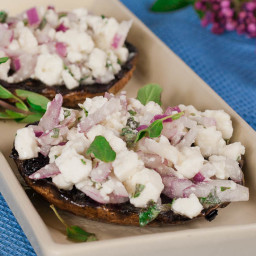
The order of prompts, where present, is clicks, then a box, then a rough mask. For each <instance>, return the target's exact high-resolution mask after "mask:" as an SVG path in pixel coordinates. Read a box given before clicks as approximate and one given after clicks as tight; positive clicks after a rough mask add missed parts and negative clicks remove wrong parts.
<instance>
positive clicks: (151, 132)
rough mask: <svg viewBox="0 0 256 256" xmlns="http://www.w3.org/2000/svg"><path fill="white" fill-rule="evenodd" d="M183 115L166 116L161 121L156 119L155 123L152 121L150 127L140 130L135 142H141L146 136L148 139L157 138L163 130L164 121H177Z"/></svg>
mask: <svg viewBox="0 0 256 256" xmlns="http://www.w3.org/2000/svg"><path fill="white" fill-rule="evenodd" d="M183 114H184V112H180V113H177V114H174V115H171V116H166V117H163V118H161V119H158V120H156V121H154V122H153V123H152V124H150V126H148V127H147V128H145V129H143V130H140V131H139V132H138V133H137V137H136V139H135V142H138V141H139V140H141V139H142V138H143V137H146V136H148V137H149V138H157V137H159V136H160V134H161V132H162V130H163V121H164V120H166V119H172V120H177V119H179V118H180V117H181V116H182V115H183Z"/></svg>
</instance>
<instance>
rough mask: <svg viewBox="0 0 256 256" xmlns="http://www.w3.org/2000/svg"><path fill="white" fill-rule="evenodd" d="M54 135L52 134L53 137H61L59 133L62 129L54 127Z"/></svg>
mask: <svg viewBox="0 0 256 256" xmlns="http://www.w3.org/2000/svg"><path fill="white" fill-rule="evenodd" d="M52 132H53V135H52V136H51V137H52V138H55V139H56V138H59V133H60V129H59V128H53V129H52Z"/></svg>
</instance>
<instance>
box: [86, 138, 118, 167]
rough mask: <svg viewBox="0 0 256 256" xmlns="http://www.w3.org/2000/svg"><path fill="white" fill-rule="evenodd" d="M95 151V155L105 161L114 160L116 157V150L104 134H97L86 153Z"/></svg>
mask: <svg viewBox="0 0 256 256" xmlns="http://www.w3.org/2000/svg"><path fill="white" fill-rule="evenodd" d="M91 153H93V154H94V156H95V157H96V158H98V159H100V160H101V161H103V162H106V163H108V162H113V161H114V160H115V159H116V152H115V151H114V150H113V149H112V148H111V146H110V145H109V143H108V141H107V140H106V139H105V137H103V136H96V137H95V139H94V141H93V142H92V143H91V145H90V147H89V148H88V149H87V151H86V154H91Z"/></svg>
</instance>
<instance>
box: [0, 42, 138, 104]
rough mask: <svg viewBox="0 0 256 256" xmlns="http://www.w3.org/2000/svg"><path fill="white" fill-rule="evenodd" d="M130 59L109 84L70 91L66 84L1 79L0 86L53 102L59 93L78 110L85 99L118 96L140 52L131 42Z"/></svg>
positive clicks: (64, 102)
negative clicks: (107, 93) (37, 94)
mask: <svg viewBox="0 0 256 256" xmlns="http://www.w3.org/2000/svg"><path fill="white" fill-rule="evenodd" d="M125 46H126V47H127V49H128V51H129V54H130V58H128V60H127V61H126V62H125V63H124V64H123V65H122V66H121V70H120V71H119V72H118V73H117V74H116V75H115V78H114V79H113V80H111V81H110V82H109V83H107V84H100V83H94V84H80V85H79V86H78V87H76V88H74V89H72V90H69V89H68V88H67V87H66V86H65V85H64V84H63V85H55V86H47V85H45V84H44V83H43V82H41V81H40V80H37V79H31V78H29V79H26V80H24V81H22V82H18V83H8V82H7V81H4V80H1V79H0V84H1V85H2V86H3V87H5V88H6V89H8V90H10V91H11V92H13V93H14V92H15V89H23V90H28V91H32V92H36V93H39V94H42V95H44V96H45V97H47V98H49V99H50V100H52V99H53V98H54V97H55V95H56V94H57V93H60V94H62V96H63V106H64V107H69V108H77V105H78V103H83V102H84V100H85V98H92V97H95V96H101V95H104V93H105V92H109V93H113V94H116V93H117V92H119V91H120V90H121V89H122V88H123V87H124V86H125V85H126V83H127V82H128V81H129V80H130V79H131V77H132V74H133V72H134V70H135V67H136V63H137V58H138V51H137V49H136V48H135V46H133V45H132V44H130V43H129V42H125Z"/></svg>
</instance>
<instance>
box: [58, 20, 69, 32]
mask: <svg viewBox="0 0 256 256" xmlns="http://www.w3.org/2000/svg"><path fill="white" fill-rule="evenodd" d="M68 29H69V28H68V27H66V26H65V25H64V23H63V22H62V23H61V24H60V25H59V26H58V27H57V28H56V31H57V32H58V31H62V32H66V31H67V30H68Z"/></svg>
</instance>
